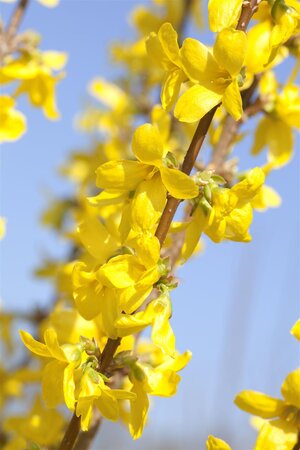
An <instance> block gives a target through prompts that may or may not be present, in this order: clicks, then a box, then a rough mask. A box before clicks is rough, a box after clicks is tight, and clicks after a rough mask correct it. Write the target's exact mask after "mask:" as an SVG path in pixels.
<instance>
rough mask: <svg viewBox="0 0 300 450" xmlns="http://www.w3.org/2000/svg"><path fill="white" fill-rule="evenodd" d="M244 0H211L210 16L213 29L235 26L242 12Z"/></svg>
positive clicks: (216, 30) (210, 25)
mask: <svg viewBox="0 0 300 450" xmlns="http://www.w3.org/2000/svg"><path fill="white" fill-rule="evenodd" d="M242 3H243V0H228V1H224V0H209V2H208V18H209V27H210V29H211V31H214V32H218V31H221V30H223V28H228V27H235V25H236V24H237V21H238V18H239V16H240V13H241V9H242Z"/></svg>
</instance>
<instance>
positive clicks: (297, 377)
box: [235, 369, 300, 450]
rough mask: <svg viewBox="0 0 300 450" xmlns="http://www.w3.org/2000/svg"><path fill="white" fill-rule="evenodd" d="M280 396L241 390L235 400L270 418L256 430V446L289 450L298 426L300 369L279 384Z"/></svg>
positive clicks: (294, 440) (249, 411)
mask: <svg viewBox="0 0 300 450" xmlns="http://www.w3.org/2000/svg"><path fill="white" fill-rule="evenodd" d="M281 392H282V396H283V400H280V399H277V398H273V397H270V396H268V395H265V394H263V393H260V392H256V391H242V392H241V393H240V394H238V395H237V397H236V398H235V404H236V405H237V406H238V407H239V408H241V409H243V410H244V411H246V412H248V413H250V414H254V415H255V416H259V417H262V418H263V419H272V420H270V421H266V422H265V423H264V425H263V426H262V428H261V429H260V431H259V435H258V438H257V442H256V446H255V450H273V449H274V448H284V449H287V450H292V449H293V447H294V445H295V444H296V443H297V439H298V429H299V426H300V422H299V417H300V369H296V370H295V371H293V372H291V373H290V374H289V375H288V376H287V377H286V379H285V381H284V382H283V384H282V386H281Z"/></svg>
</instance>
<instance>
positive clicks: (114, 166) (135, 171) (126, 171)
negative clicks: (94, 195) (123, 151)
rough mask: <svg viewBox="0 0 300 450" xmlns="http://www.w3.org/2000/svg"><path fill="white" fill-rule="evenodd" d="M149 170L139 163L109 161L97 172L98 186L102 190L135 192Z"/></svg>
mask: <svg viewBox="0 0 300 450" xmlns="http://www.w3.org/2000/svg"><path fill="white" fill-rule="evenodd" d="M149 170H151V169H150V168H149V167H147V166H146V165H145V164H141V163H139V162H138V161H109V162H107V163H105V164H102V165H101V166H100V167H98V169H97V170H96V174H97V180H96V184H97V186H98V187H100V188H102V189H110V190H121V191H124V190H126V191H133V190H134V189H135V188H136V186H137V185H138V184H139V183H140V182H141V181H142V180H144V179H145V178H146V176H147V175H148V173H149Z"/></svg>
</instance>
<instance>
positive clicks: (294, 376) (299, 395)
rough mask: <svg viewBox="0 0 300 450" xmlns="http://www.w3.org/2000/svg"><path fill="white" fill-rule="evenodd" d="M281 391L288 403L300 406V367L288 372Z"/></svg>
mask: <svg viewBox="0 0 300 450" xmlns="http://www.w3.org/2000/svg"><path fill="white" fill-rule="evenodd" d="M281 392H282V395H283V397H284V398H285V399H286V401H287V402H288V403H290V404H291V405H295V406H297V408H300V369H297V370H294V371H293V372H291V373H289V374H288V376H287V377H286V379H285V380H284V382H283V384H282V386H281Z"/></svg>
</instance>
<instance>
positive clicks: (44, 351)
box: [20, 330, 52, 358]
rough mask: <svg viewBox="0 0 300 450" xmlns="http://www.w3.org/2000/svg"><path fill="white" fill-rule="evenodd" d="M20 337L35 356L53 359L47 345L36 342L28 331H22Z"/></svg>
mask: <svg viewBox="0 0 300 450" xmlns="http://www.w3.org/2000/svg"><path fill="white" fill-rule="evenodd" d="M20 337H21V339H22V341H23V344H24V345H25V346H26V347H27V348H28V349H29V350H30V351H31V352H32V353H34V354H35V355H39V356H45V357H46V358H52V355H51V353H50V351H49V349H48V348H47V347H46V345H45V344H42V343H41V342H38V341H36V340H35V339H34V338H33V337H32V336H31V334H29V333H27V331H23V330H21V331H20Z"/></svg>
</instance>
